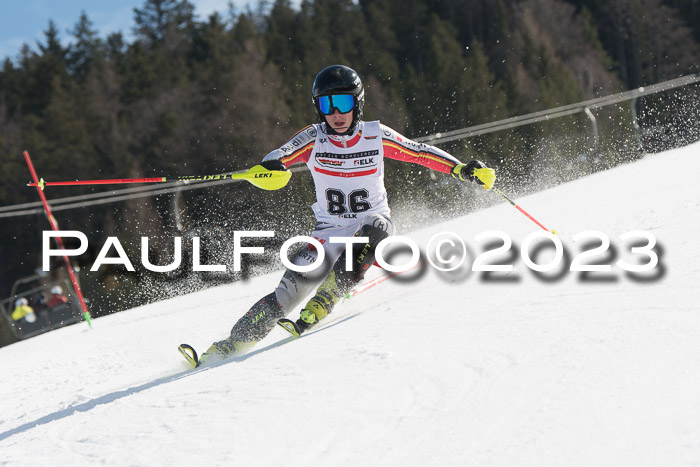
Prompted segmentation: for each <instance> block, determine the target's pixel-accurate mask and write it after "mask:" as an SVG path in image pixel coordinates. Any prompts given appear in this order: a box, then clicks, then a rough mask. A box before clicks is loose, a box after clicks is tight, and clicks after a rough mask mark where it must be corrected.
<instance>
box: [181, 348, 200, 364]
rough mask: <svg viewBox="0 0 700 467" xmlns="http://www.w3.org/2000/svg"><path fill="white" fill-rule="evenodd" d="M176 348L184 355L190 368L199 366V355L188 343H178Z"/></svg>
mask: <svg viewBox="0 0 700 467" xmlns="http://www.w3.org/2000/svg"><path fill="white" fill-rule="evenodd" d="M177 350H179V351H180V354H182V356H183V357H185V360H187V363H189V364H190V366H191V367H192V368H197V366H199V357H198V356H197V351H196V350H194V347H192V346H191V345H189V344H180V345H179V346H178V347H177Z"/></svg>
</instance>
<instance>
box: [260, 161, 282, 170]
mask: <svg viewBox="0 0 700 467" xmlns="http://www.w3.org/2000/svg"><path fill="white" fill-rule="evenodd" d="M260 165H262V166H263V167H265V168H266V169H267V170H283V171H285V170H287V167H286V166H285V165H284V164H283V163H282V161H281V160H279V159H270V160H267V161H262V162H261V163H260Z"/></svg>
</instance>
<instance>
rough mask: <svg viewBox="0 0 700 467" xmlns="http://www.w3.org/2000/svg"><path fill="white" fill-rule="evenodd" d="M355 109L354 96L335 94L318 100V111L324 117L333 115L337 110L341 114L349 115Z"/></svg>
mask: <svg viewBox="0 0 700 467" xmlns="http://www.w3.org/2000/svg"><path fill="white" fill-rule="evenodd" d="M354 108H355V96H353V95H352V94H334V95H331V96H321V97H319V98H318V110H320V111H321V113H322V114H323V115H330V114H332V113H333V112H334V111H335V109H338V111H339V112H340V113H341V114H344V113H348V112H350V111H351V110H352V109H354Z"/></svg>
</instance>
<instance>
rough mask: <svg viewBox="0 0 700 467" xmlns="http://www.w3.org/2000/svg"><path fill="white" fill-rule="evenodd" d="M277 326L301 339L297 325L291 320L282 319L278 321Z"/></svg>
mask: <svg viewBox="0 0 700 467" xmlns="http://www.w3.org/2000/svg"><path fill="white" fill-rule="evenodd" d="M277 325H278V326H279V327H281V328H282V329H284V330H285V331H287V332H288V333H289V334H291V335H292V336H294V337H299V336H300V335H301V332H299V329H298V328H297V325H296V323H295V322H294V321H292V320H291V319H287V318H282V319H280V320H277Z"/></svg>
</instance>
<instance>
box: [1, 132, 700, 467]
mask: <svg viewBox="0 0 700 467" xmlns="http://www.w3.org/2000/svg"><path fill="white" fill-rule="evenodd" d="M699 153H700V144H697V143H696V144H694V145H691V146H687V147H685V148H681V149H678V150H674V151H670V152H666V153H662V154H656V155H648V156H646V157H645V158H644V159H642V160H640V161H638V162H635V163H633V164H628V165H625V166H620V167H617V168H615V169H612V170H609V171H606V172H603V173H599V174H595V175H593V176H590V177H587V178H584V179H580V180H577V181H574V182H571V183H568V184H566V185H562V186H559V187H557V188H554V189H551V190H547V191H544V192H540V193H537V194H535V195H532V196H529V197H526V198H523V199H520V200H518V201H520V203H521V205H522V206H523V208H525V209H526V210H528V211H529V212H530V213H531V214H533V215H534V216H535V217H536V218H538V220H540V221H541V222H543V223H544V224H545V225H547V226H548V227H549V228H553V229H557V230H558V231H559V237H560V238H561V239H562V241H563V243H564V246H565V249H566V251H567V252H569V253H570V256H574V255H576V254H578V253H579V252H580V251H581V250H582V247H583V246H582V243H586V242H590V245H588V246H587V247H586V248H588V249H590V248H593V247H595V246H597V245H599V244H600V241H598V242H595V243H594V242H593V239H592V238H588V239H587V240H585V241H584V240H581V241H580V242H579V243H574V242H573V241H572V238H573V237H574V236H575V235H576V234H578V233H580V232H584V231H587V230H597V231H600V232H603V233H604V234H606V235H607V236H608V237H609V238H610V240H611V244H612V245H611V249H610V250H609V251H608V253H604V254H601V255H596V256H595V257H594V258H591V259H590V260H589V261H588V260H587V261H586V262H588V263H591V264H593V263H607V264H613V268H612V271H611V272H609V273H591V274H589V275H588V276H586V277H583V278H582V276H581V273H574V272H568V271H567V270H566V269H563V273H562V274H559V276H558V277H555V278H551V277H549V279H547V278H545V279H547V280H545V279H542V278H538V277H537V276H536V275H535V274H533V272H532V271H531V270H530V269H528V267H526V266H525V264H524V262H523V260H522V259H521V258H520V246H521V244H522V242H523V240H524V239H525V237H526V236H527V235H528V234H529V233H531V232H533V231H536V230H538V229H537V227H536V226H535V225H534V224H533V223H532V222H530V221H529V220H528V219H526V218H525V217H524V216H522V215H521V214H520V213H518V212H517V211H516V210H515V209H513V207H512V206H510V205H509V204H507V203H503V204H500V205H498V206H496V207H493V208H490V209H486V210H484V211H480V212H477V213H474V214H471V215H469V216H466V217H462V218H460V219H456V220H454V221H451V222H446V223H444V224H440V225H434V226H431V227H428V228H426V229H424V230H422V231H420V232H416V233H412V234H410V235H409V236H410V237H411V238H412V239H414V240H415V241H416V242H417V243H418V244H419V245H420V246H421V248H423V249H424V250H425V248H426V245H427V243H428V240H429V239H430V238H431V237H432V236H433V235H434V234H436V233H440V232H446V231H451V232H455V233H457V234H458V235H459V236H460V237H461V238H463V239H464V240H465V241H466V242H467V244H468V245H469V248H470V249H471V251H472V253H473V251H478V252H480V251H482V250H483V248H484V247H485V245H486V243H488V240H484V241H483V242H477V241H476V240H474V237H475V236H476V235H477V234H479V233H481V232H484V231H488V230H501V231H504V232H506V233H507V234H508V235H509V236H510V237H511V238H512V239H513V242H514V246H513V248H512V249H511V251H512V255H511V256H509V255H502V256H500V257H499V258H496V259H494V261H493V262H494V263H507V262H510V263H512V264H514V265H515V271H513V272H512V273H509V274H506V273H498V274H493V275H491V276H489V275H486V274H484V273H477V272H470V271H469V269H470V264H471V262H472V260H473V258H472V257H471V256H473V255H471V256H468V260H467V262H466V263H465V266H463V268H462V269H460V270H459V271H458V272H456V273H451V274H439V273H437V272H436V270H435V269H433V268H432V267H428V268H426V269H424V270H423V271H422V273H421V274H417V273H416V272H415V271H414V272H409V273H406V274H403V275H402V276H399V279H400V280H395V279H392V280H389V281H386V282H383V283H382V284H380V285H378V286H376V287H373V288H371V289H368V290H367V291H365V292H363V293H361V294H359V295H357V296H355V297H353V298H352V299H350V300H347V301H345V302H343V303H342V304H341V305H339V307H338V308H337V309H336V311H334V313H333V315H331V318H332V319H333V321H332V322H330V323H329V324H328V325H326V326H325V327H323V328H321V329H319V330H317V331H315V332H312V333H309V334H308V335H306V336H304V337H302V338H301V339H299V340H296V341H292V342H287V343H285V344H284V345H278V344H279V343H280V341H283V340H284V339H285V338H286V335H285V332H284V331H283V330H281V329H275V330H273V331H272V333H271V334H270V335H269V336H268V337H267V338H266V339H265V340H263V341H262V342H260V343H259V344H258V345H257V347H256V348H255V349H254V350H253V351H252V353H251V354H249V355H248V356H247V357H245V358H242V359H240V360H234V361H227V362H224V363H222V364H219V365H216V366H213V367H210V368H204V369H202V370H198V371H194V372H192V371H187V369H186V366H185V363H184V360H182V359H181V357H180V356H179V354H178V353H177V351H176V348H177V345H178V344H180V343H182V342H188V343H190V344H192V345H194V346H195V347H196V348H197V349H199V350H200V351H203V350H204V349H206V348H207V347H208V346H209V344H210V343H211V342H212V341H214V340H218V339H221V338H223V337H225V336H226V335H228V332H229V330H230V328H231V326H232V325H233V323H234V322H235V321H236V320H237V319H238V318H239V317H240V315H241V314H242V313H244V312H245V311H246V310H247V309H248V308H249V307H250V305H251V304H253V303H254V302H255V301H256V300H257V299H258V298H260V297H261V296H263V295H265V294H267V293H269V291H270V290H271V289H272V287H273V286H274V284H276V283H277V281H278V280H279V277H280V275H281V272H277V273H273V274H270V275H267V276H264V277H257V278H255V279H252V280H250V281H248V282H245V283H234V284H231V285H226V286H221V287H217V288H214V289H209V290H206V291H202V292H198V293H193V294H190V295H186V296H183V297H180V298H176V299H171V300H166V301H162V302H158V303H154V304H151V305H148V306H143V307H139V308H136V309H132V310H129V311H125V312H122V313H117V314H114V315H111V316H107V317H103V318H99V319H96V320H94V322H93V328H92V329H89V328H88V327H87V325H85V324H84V323H81V324H78V325H74V326H70V327H67V328H63V329H60V330H57V331H54V332H51V333H48V334H46V335H42V336H39V337H36V338H32V339H29V340H27V341H23V342H20V343H16V344H13V345H10V346H8V347H5V348H2V349H0V361H2V378H0V394H2V397H0V464H3V465H32V466H34V465H90V464H107V465H149V466H150V465H168V466H172V465H264V466H267V465H274V466H288V465H309V466H310V465H317V466H338V465H341V466H360V465H363V466H364V465H375V466H385V465H415V466H423V465H436V466H444V465H459V466H465V465H473V466H519V465H531V466H547V465H551V466H578V465H581V466H603V465H605V466H661V465H663V466H678V465H700V300H699V299H700V294H699V293H698V287H699V286H700V280H699V279H700V248H699V247H698V230H699V229H700V214H699V212H700V185H698V174H700V154H699ZM478 196H496V195H495V194H493V193H487V192H483V193H479V194H478ZM633 230H642V231H646V232H650V233H652V234H653V235H654V236H655V238H656V239H657V241H658V245H657V246H656V247H655V248H654V251H655V252H656V253H657V254H658V256H659V265H658V266H657V267H656V268H654V269H653V270H652V271H651V272H650V273H646V274H638V275H636V276H629V275H628V274H626V273H625V272H624V271H622V270H620V269H619V268H618V267H617V266H615V265H614V262H615V261H616V260H617V259H624V260H626V261H627V262H629V263H642V264H643V263H646V262H648V259H647V258H646V257H645V256H644V255H643V254H632V253H631V252H630V249H631V246H630V245H629V244H628V243H625V242H623V241H622V240H621V239H620V235H622V234H624V233H625V232H628V231H633ZM492 240H495V239H492ZM644 243H645V242H643V241H637V244H636V245H637V246H639V245H643V244H644ZM613 250H614V254H613V253H611V252H612V251H613ZM533 251H535V250H534V249H533ZM552 252H553V249H549V248H548V249H545V250H543V252H542V254H541V255H540V256H539V257H538V261H539V262H540V263H544V262H546V261H547V257H548V255H549V256H551V254H552ZM445 256H447V255H445ZM533 256H536V255H533ZM568 261H570V259H569V260H568ZM396 262H397V263H398V260H397V261H396ZM557 271H560V269H557V270H555V272H557ZM373 274H375V275H376V274H377V272H373ZM297 316H298V312H297V311H295V312H294V313H293V314H292V315H291V317H292V318H295V319H296V317H297ZM331 318H329V319H331Z"/></svg>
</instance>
